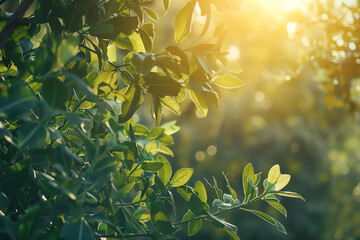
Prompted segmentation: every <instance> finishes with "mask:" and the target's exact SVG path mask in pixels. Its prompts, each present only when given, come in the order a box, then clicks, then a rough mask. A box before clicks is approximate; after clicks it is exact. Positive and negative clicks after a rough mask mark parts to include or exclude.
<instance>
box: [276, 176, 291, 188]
mask: <svg viewBox="0 0 360 240" xmlns="http://www.w3.org/2000/svg"><path fill="white" fill-rule="evenodd" d="M290 178H291V176H290V175H289V174H281V175H280V177H279V179H278V180H277V182H276V184H275V191H280V190H281V189H283V188H284V187H285V186H286V185H287V184H288V183H289V182H290Z"/></svg>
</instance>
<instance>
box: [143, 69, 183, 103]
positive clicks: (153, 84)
mask: <svg viewBox="0 0 360 240" xmlns="http://www.w3.org/2000/svg"><path fill="white" fill-rule="evenodd" d="M144 79H145V85H146V86H148V91H149V92H150V93H151V94H154V95H156V96H158V97H165V96H177V95H178V94H179V91H180V88H181V85H180V83H178V82H176V81H175V80H174V79H173V78H170V77H168V76H163V75H161V74H159V73H154V72H151V73H150V74H149V75H148V76H146V77H145V78H144Z"/></svg>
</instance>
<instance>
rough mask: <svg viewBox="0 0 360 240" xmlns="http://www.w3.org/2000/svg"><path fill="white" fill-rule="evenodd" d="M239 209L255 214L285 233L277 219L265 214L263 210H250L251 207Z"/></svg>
mask: <svg viewBox="0 0 360 240" xmlns="http://www.w3.org/2000/svg"><path fill="white" fill-rule="evenodd" d="M241 209H242V210H245V211H248V212H251V213H253V214H255V215H256V216H258V217H260V218H262V219H264V220H265V221H267V222H268V223H270V224H271V225H274V226H276V228H277V229H278V230H279V232H282V233H284V234H287V233H286V230H285V228H284V226H283V225H282V224H281V223H280V222H279V221H278V220H276V219H275V218H273V217H271V216H269V215H267V214H266V213H263V212H260V211H257V210H252V209H245V208H241Z"/></svg>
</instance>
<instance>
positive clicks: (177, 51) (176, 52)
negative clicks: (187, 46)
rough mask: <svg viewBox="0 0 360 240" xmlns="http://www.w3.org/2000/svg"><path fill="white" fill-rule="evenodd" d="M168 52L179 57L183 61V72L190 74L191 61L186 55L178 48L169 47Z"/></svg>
mask: <svg viewBox="0 0 360 240" xmlns="http://www.w3.org/2000/svg"><path fill="white" fill-rule="evenodd" d="M166 51H168V52H170V53H171V54H172V55H175V56H178V57H180V59H181V62H180V64H181V68H182V70H183V71H184V72H185V73H186V74H188V73H189V60H188V57H187V55H186V53H185V52H184V51H183V50H181V49H180V48H179V47H178V46H173V45H172V46H168V47H166Z"/></svg>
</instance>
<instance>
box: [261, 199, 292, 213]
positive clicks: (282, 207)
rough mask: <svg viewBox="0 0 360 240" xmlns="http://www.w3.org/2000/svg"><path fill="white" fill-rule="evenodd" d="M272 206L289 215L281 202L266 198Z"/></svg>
mask: <svg viewBox="0 0 360 240" xmlns="http://www.w3.org/2000/svg"><path fill="white" fill-rule="evenodd" d="M265 201H266V202H267V203H268V204H269V205H270V206H272V207H273V208H275V209H276V210H278V211H279V212H281V213H282V214H283V215H284V216H285V217H286V216H287V212H286V209H285V208H284V206H283V205H282V204H281V203H279V202H278V201H276V200H273V199H266V200H265Z"/></svg>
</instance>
